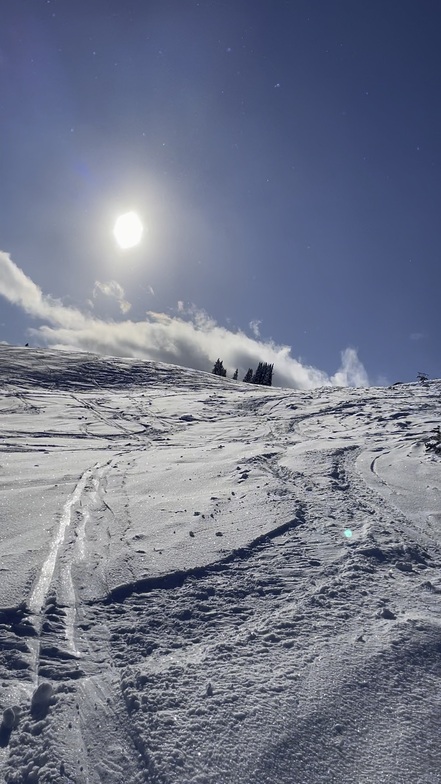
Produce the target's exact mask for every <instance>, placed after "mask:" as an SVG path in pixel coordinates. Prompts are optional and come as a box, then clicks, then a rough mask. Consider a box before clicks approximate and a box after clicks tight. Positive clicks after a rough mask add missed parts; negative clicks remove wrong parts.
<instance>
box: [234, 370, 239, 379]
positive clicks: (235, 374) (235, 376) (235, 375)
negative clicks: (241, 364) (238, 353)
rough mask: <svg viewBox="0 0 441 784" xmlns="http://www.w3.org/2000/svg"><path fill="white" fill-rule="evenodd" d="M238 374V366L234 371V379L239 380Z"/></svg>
mask: <svg viewBox="0 0 441 784" xmlns="http://www.w3.org/2000/svg"><path fill="white" fill-rule="evenodd" d="M238 375H239V369H238V368H236V370H235V371H234V374H233V380H234V381H237V377H238Z"/></svg>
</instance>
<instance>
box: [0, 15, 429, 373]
mask: <svg viewBox="0 0 441 784" xmlns="http://www.w3.org/2000/svg"><path fill="white" fill-rule="evenodd" d="M440 87H441V7H440V6H439V4H438V3H437V2H430V1H429V0H422V1H421V2H414V1H413V0H412V2H406V0H400V1H399V2H398V0H397V1H395V0H388V1H387V2H384V0H382V1H381V2H379V1H377V0H370V2H369V3H367V2H364V1H363V0H335V1H334V0H316V1H315V2H314V1H309V2H307V1H306V0H291V1H290V2H282V1H281V0H266V1H265V2H263V1H261V2H259V1H258V0H253V1H252V2H251V0H249V1H247V0H244V1H243V2H236V1H235V0H222V1H221V0H199V2H193V1H192V0H125V2H124V3H122V2H120V0H94V2H89V1H88V2H85V0H75V2H73V1H72V2H66V0H50V2H48V1H46V0H14V3H9V4H7V6H6V7H5V8H4V9H2V25H1V29H0V102H1V113H0V142H1V144H0V171H1V173H2V175H1V180H0V249H1V251H2V253H1V255H0V294H2V297H1V299H0V340H4V341H7V342H10V343H19V344H22V343H24V342H27V341H30V342H32V343H33V344H39V345H55V346H64V347H69V346H70V347H78V348H82V349H87V350H97V351H100V352H103V353H108V354H112V353H115V354H121V353H123V354H127V353H130V354H133V355H136V356H144V357H146V358H152V359H164V361H175V362H177V363H178V364H189V365H191V366H194V367H199V368H200V369H204V368H205V369H207V370H209V369H211V364H212V363H213V362H214V360H215V359H216V358H217V356H218V355H219V353H220V352H222V357H221V358H223V359H224V364H226V366H227V367H228V368H229V370H230V369H231V370H234V367H235V366H237V365H239V366H240V367H241V369H243V370H246V369H247V366H248V365H252V364H253V363H254V364H255V363H256V362H257V361H258V359H259V358H262V359H263V360H264V361H274V362H275V370H276V374H275V380H276V381H278V383H284V384H287V385H290V386H308V385H310V386H315V385H316V384H318V383H328V382H329V383H366V381H367V378H368V379H369V381H370V383H390V382H394V381H397V380H402V381H407V380H414V379H415V377H416V373H417V372H418V371H419V370H422V371H425V372H427V373H428V374H429V375H430V376H431V377H435V376H437V377H438V376H439V375H440V368H439V351H438V335H439V326H440V307H439V294H438V291H439V283H440V272H439V269H440V265H439V248H440V235H441V223H440V220H439V210H440V204H441V177H440V166H441V141H440V140H441V102H440V100H439V96H440V93H441V91H440ZM127 210H136V211H137V213H138V214H139V215H140V217H141V219H142V221H143V223H144V225H145V231H144V235H143V240H142V242H141V243H140V245H138V246H137V247H136V248H134V249H131V250H130V251H125V252H123V251H121V250H120V249H119V248H118V247H117V245H116V243H115V240H114V237H113V235H112V228H113V224H114V222H115V219H116V217H117V216H118V215H119V214H121V213H123V212H125V211H127ZM6 254H8V255H6ZM147 314H150V315H147ZM29 330H31V332H29ZM347 349H350V351H349V352H348V351H347ZM341 352H345V353H344V355H343V358H341ZM339 369H340V373H339ZM277 371H279V376H278V377H277ZM336 374H337V375H336Z"/></svg>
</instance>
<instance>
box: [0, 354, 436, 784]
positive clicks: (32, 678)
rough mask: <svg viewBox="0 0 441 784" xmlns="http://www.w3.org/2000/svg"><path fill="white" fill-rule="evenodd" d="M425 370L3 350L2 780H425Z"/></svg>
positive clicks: (81, 783)
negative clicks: (229, 366)
mask: <svg viewBox="0 0 441 784" xmlns="http://www.w3.org/2000/svg"><path fill="white" fill-rule="evenodd" d="M440 395H441V383H439V382H430V383H428V384H426V385H424V386H423V385H417V384H409V385H396V386H394V387H391V388H389V389H383V388H381V389H372V388H371V389H352V390H348V389H338V388H333V389H329V388H326V389H321V390H320V389H319V390H314V391H308V392H304V391H302V392H300V391H298V392H295V391H292V390H289V391H287V390H281V389H272V388H265V387H258V386H253V385H249V384H242V383H240V382H233V381H231V380H228V379H224V378H219V377H214V376H212V375H211V374H204V373H199V372H196V371H190V370H188V371H186V370H183V369H182V368H177V367H174V366H170V365H163V364H157V363H150V362H139V361H132V360H121V359H112V358H100V357H96V356H93V355H90V354H75V353H67V352H66V353H64V352H56V351H47V350H34V349H30V348H26V349H19V348H13V347H10V346H0V422H1V430H0V439H1V440H0V476H1V506H0V515H1V527H0V712H1V715H2V716H3V719H2V723H1V726H0V770H1V773H2V780H4V781H5V782H6V784H37V782H38V783H39V784H43V783H45V782H56V784H67V782H70V784H73V783H75V784H100V782H108V783H109V784H141V782H147V783H148V784H238V782H240V783H241V784H274V783H275V782H276V783H278V784H304V783H307V784H325V782H326V784H329V783H331V782H335V784H354V783H355V782H357V784H404V783H406V784H408V782H412V784H441V750H440V744H439V741H438V731H439V723H440V717H441V689H440V686H441V682H440V681H441V578H440V564H441V550H440V536H441V534H440V526H441V505H440V488H441V480H440V471H441V463H440V460H441V458H440V456H439V454H438V453H437V451H436V450H432V449H426V443H427V442H428V440H430V439H431V438H432V439H433V437H434V436H433V433H434V432H436V428H437V427H438V425H439V423H440Z"/></svg>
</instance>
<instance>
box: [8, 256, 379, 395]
mask: <svg viewBox="0 0 441 784" xmlns="http://www.w3.org/2000/svg"><path fill="white" fill-rule="evenodd" d="M101 285H102V284H101ZM100 290H101V289H100ZM0 294H1V295H2V296H3V297H5V298H6V299H7V300H8V301H9V302H12V303H14V304H16V305H18V306H19V307H21V308H22V309H23V310H24V311H25V312H26V313H28V314H29V315H30V316H33V317H35V318H37V319H40V320H41V321H42V322H43V324H42V326H40V327H38V328H36V329H33V330H31V333H32V334H33V336H34V338H35V339H36V340H38V341H39V342H40V343H44V344H46V345H48V346H51V347H54V348H75V349H78V350H83V351H92V352H96V353H98V354H106V355H113V356H132V357H139V358H143V359H150V360H155V361H162V362H170V363H173V364H177V365H182V366H183V367H191V368H195V369H197V370H205V371H209V370H210V369H211V367H212V365H213V362H214V360H215V359H216V358H217V357H220V358H221V359H222V361H223V363H224V366H225V367H226V368H227V370H228V374H229V375H231V374H232V372H233V371H234V369H235V368H236V367H237V368H239V377H240V378H241V377H243V375H244V373H245V372H246V370H247V369H248V368H249V367H253V368H255V367H256V366H257V364H258V362H260V361H261V362H270V363H274V383H275V384H276V385H277V386H285V387H291V388H294V389H312V388H314V387H318V386H330V385H334V384H336V385H341V386H359V385H360V386H365V385H367V384H368V378H367V375H366V371H365V370H364V368H363V365H362V364H361V362H360V361H359V359H358V356H357V352H356V351H355V349H352V348H348V349H345V351H343V352H342V365H341V367H340V369H339V370H338V371H337V373H335V374H334V375H333V376H331V377H330V376H328V375H327V374H326V373H324V372H323V371H321V370H319V369H317V368H315V367H312V366H310V365H305V364H303V363H301V362H300V361H299V360H297V359H294V358H293V357H292V356H291V348H290V347H289V346H281V345H277V344H276V343H274V341H272V340H269V341H262V340H257V339H255V338H251V337H249V336H248V335H246V334H245V333H244V332H242V331H240V330H238V331H236V332H234V331H232V330H230V329H226V328H225V327H221V326H219V325H218V324H217V323H216V322H215V321H214V320H213V319H212V318H211V317H210V316H209V315H208V314H207V313H206V312H205V311H203V310H199V309H198V308H196V307H195V306H194V305H192V306H191V307H190V308H187V309H185V308H184V305H183V303H182V307H181V309H180V311H179V316H169V315H166V314H165V313H154V312H152V311H150V312H149V313H148V314H147V318H146V320H144V321H136V322H135V321H131V320H129V319H124V320H122V321H119V322H116V321H105V320H103V319H99V318H97V317H94V316H91V315H89V314H84V313H82V312H81V311H80V310H78V309H77V308H73V307H69V306H65V305H63V304H62V303H61V302H60V301H59V300H54V299H52V298H51V297H49V296H47V295H45V294H43V292H42V291H41V289H40V288H39V287H38V286H37V285H36V284H35V283H34V282H33V281H32V280H31V279H30V278H28V277H27V276H26V275H25V274H24V272H23V271H22V270H21V269H19V267H17V265H16V264H15V263H14V262H13V261H12V259H11V258H10V257H9V255H8V254H7V253H3V252H1V251H0Z"/></svg>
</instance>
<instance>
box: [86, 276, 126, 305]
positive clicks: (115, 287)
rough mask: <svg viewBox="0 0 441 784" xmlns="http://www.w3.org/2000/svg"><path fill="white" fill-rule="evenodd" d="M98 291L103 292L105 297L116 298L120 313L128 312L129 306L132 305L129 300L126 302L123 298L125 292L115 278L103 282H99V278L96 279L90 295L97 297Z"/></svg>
mask: <svg viewBox="0 0 441 784" xmlns="http://www.w3.org/2000/svg"><path fill="white" fill-rule="evenodd" d="M99 292H101V294H104V296H105V297H111V298H113V299H116V301H117V303H118V305H119V309H120V311H121V313H128V312H129V310H130V308H131V307H132V306H131V304H130V302H127V300H126V298H125V292H124V289H123V287H122V286H121V285H120V284H119V283H118V281H116V280H108V281H105V282H104V283H101V282H100V281H99V280H96V281H95V285H94V287H93V292H92V296H93V298H94V299H96V298H97V296H98V293H99Z"/></svg>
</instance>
